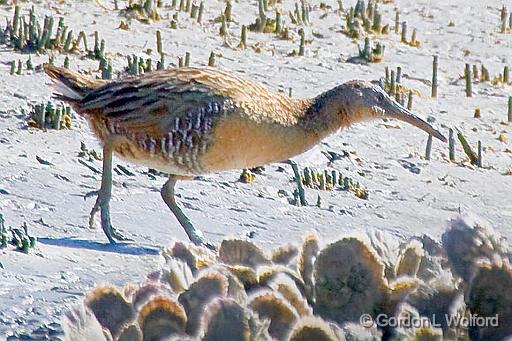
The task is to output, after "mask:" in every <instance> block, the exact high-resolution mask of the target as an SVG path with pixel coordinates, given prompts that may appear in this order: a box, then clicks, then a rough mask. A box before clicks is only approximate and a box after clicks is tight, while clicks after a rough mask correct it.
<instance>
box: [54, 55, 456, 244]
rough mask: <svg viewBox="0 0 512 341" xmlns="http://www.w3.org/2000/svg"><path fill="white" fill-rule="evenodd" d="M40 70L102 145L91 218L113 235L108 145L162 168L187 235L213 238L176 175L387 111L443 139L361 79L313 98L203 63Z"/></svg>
mask: <svg viewBox="0 0 512 341" xmlns="http://www.w3.org/2000/svg"><path fill="white" fill-rule="evenodd" d="M45 71H46V73H47V74H48V75H49V76H50V77H51V78H52V79H53V80H54V86H55V88H54V97H56V98H57V99H60V100H63V101H65V102H67V103H69V104H70V105H71V106H72V107H73V109H74V110H75V111H76V112H77V113H78V114H80V115H82V116H84V117H85V118H86V119H87V120H88V122H89V123H90V126H91V128H92V131H93V132H94V134H95V135H96V137H97V138H98V139H99V140H100V141H101V143H102V145H103V174H102V179H101V188H100V190H99V191H98V197H97V200H96V203H95V205H94V207H93V209H92V211H91V214H90V220H89V222H90V224H91V225H92V224H93V221H94V216H95V214H96V213H97V212H98V211H101V226H102V228H103V231H104V232H105V234H106V236H107V238H108V240H109V241H110V242H111V243H115V241H116V239H117V240H120V239H122V235H121V234H120V233H119V232H118V231H117V230H115V229H114V228H113V227H112V225H111V221H110V207H109V201H110V197H111V191H112V153H115V154H116V155H117V156H118V157H120V158H121V159H124V160H126V161H129V162H133V163H135V164H140V165H145V166H148V167H151V168H154V169H157V170H160V171H162V172H165V173H168V174H170V175H169V178H168V180H167V182H166V183H165V184H164V185H163V187H162V189H161V195H162V198H163V200H164V201H165V203H166V204H167V206H168V207H169V208H170V210H171V211H172V212H173V213H174V215H175V216H176V218H177V220H178V221H179V223H180V224H181V225H182V227H183V228H184V230H185V232H186V233H187V235H188V237H189V239H190V240H191V241H192V242H193V243H195V244H198V245H207V246H211V244H208V243H207V241H206V240H205V238H204V236H203V234H202V232H201V231H200V230H198V229H196V228H195V227H194V225H193V224H192V222H191V221H190V220H189V218H188V217H187V216H186V214H185V213H184V212H183V211H182V210H181V208H180V206H179V205H178V203H177V202H176V199H175V195H174V188H175V185H176V182H177V181H178V180H182V179H190V178H192V177H194V176H197V175H202V174H207V173H215V172H221V171H227V170H232V169H242V168H252V167H256V166H261V165H264V164H268V163H273V162H279V161H283V160H287V159H289V158H291V157H293V156H295V155H298V154H301V153H303V152H305V151H307V150H308V149H310V148H312V147H313V146H314V145H316V144H317V143H319V142H320V141H321V140H322V139H324V138H325V137H327V136H328V135H330V134H332V133H334V132H336V131H338V130H340V129H341V128H345V127H349V126H350V125H351V124H353V123H356V122H360V121H364V120H369V119H377V118H384V117H389V118H395V119H398V120H402V121H405V122H408V123H410V124H412V125H414V126H416V127H418V128H420V129H422V130H424V131H426V132H427V133H429V134H430V135H432V136H434V137H436V138H438V139H440V140H442V141H446V138H445V137H444V136H443V135H442V134H441V133H440V132H439V131H438V130H437V129H436V128H434V127H433V126H432V125H430V124H429V123H427V122H426V121H424V120H423V119H421V118H419V117H418V116H416V115H414V114H413V113H411V112H410V111H408V110H407V109H406V108H404V107H403V106H401V105H400V104H399V103H397V102H395V101H394V100H393V99H391V98H390V97H389V96H388V95H387V94H386V93H385V92H384V91H383V90H382V89H381V88H380V87H379V86H377V85H373V84H372V83H370V82H367V81H361V80H354V81H349V82H347V83H344V84H341V85H339V86H336V87H335V88H333V89H331V90H328V91H326V92H324V93H322V94H320V95H318V96H316V97H314V98H310V99H295V98H290V97H286V96H283V95H281V94H279V93H277V92H274V91H271V90H269V89H268V88H266V87H264V86H262V85H260V84H257V83H255V82H252V81H249V80H244V79H241V78H239V77H236V76H234V75H232V74H229V73H226V72H223V71H221V70H219V69H217V68H209V67H186V68H176V69H168V70H160V71H154V72H150V73H144V74H142V75H139V76H130V77H125V78H122V79H119V80H114V81H105V80H93V79H89V78H87V77H84V76H83V75H81V74H79V73H77V72H73V71H70V70H69V69H66V68H60V67H55V66H51V65H46V66H45Z"/></svg>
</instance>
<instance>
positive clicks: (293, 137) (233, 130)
mask: <svg viewBox="0 0 512 341" xmlns="http://www.w3.org/2000/svg"><path fill="white" fill-rule="evenodd" d="M316 142H318V137H317V136H313V135H308V134H307V133H305V132H304V131H302V130H301V129H300V128H298V127H295V126H287V125H282V124H278V123H273V122H267V121H264V120H263V121H255V120H252V119H250V118H248V117H243V116H242V117H241V116H235V117H233V116H232V117H227V118H225V119H224V120H222V121H221V122H219V123H218V124H217V125H216V127H215V129H214V131H213V134H212V141H211V145H210V147H209V148H208V149H207V151H206V153H205V154H204V156H203V157H202V158H201V160H200V161H201V164H202V166H203V168H204V169H207V170H208V171H209V172H218V171H225V170H231V169H242V168H252V167H256V166H261V165H264V164H268V163H272V162H278V161H284V160H286V159H288V158H290V157H292V156H295V155H297V154H300V153H302V152H304V151H306V150H308V149H309V148H311V147H312V146H313V145H314V144H315V143H316Z"/></svg>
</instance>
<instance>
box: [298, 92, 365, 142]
mask: <svg viewBox="0 0 512 341" xmlns="http://www.w3.org/2000/svg"><path fill="white" fill-rule="evenodd" d="M341 90H342V89H340V88H339V87H337V88H334V89H331V90H329V91H326V92H324V93H322V94H320V95H318V96H317V97H315V98H312V99H310V100H308V103H309V105H308V106H307V107H306V108H305V110H304V111H303V112H302V114H301V117H300V119H299V121H298V125H299V126H300V127H301V128H302V129H304V130H305V131H307V132H308V133H310V134H316V135H318V136H319V138H320V139H323V138H325V137H326V136H328V135H330V134H332V133H334V132H336V131H338V130H339V129H341V128H345V127H348V126H349V125H350V124H351V123H353V121H354V116H358V115H357V113H355V112H354V108H351V106H350V105H349V103H348V102H347V101H346V100H344V99H343V96H340V92H341ZM355 120H357V118H356V119H355Z"/></svg>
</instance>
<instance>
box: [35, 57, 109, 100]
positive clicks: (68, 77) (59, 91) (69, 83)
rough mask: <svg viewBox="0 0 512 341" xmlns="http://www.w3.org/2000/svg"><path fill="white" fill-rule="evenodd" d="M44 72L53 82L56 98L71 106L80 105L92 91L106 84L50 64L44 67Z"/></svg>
mask: <svg viewBox="0 0 512 341" xmlns="http://www.w3.org/2000/svg"><path fill="white" fill-rule="evenodd" d="M44 71H45V72H46V73H47V74H48V76H50V78H52V80H53V84H52V87H53V91H54V98H56V99H59V100H62V101H64V102H67V103H70V104H78V103H79V102H80V101H81V100H82V98H84V97H85V96H86V95H87V94H88V93H89V92H91V91H92V90H94V89H96V88H99V87H100V86H102V85H103V84H105V83H106V81H104V80H100V79H89V78H87V77H84V76H83V75H81V74H79V73H77V72H74V71H71V70H69V69H67V68H63V67H57V66H53V65H50V64H45V65H44Z"/></svg>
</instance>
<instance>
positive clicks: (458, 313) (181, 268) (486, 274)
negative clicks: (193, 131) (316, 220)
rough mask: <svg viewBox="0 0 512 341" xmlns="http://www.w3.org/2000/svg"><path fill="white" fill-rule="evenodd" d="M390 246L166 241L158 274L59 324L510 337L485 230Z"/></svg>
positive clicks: (369, 241) (504, 272) (83, 330)
mask: <svg viewBox="0 0 512 341" xmlns="http://www.w3.org/2000/svg"><path fill="white" fill-rule="evenodd" d="M394 243H396V245H398V244H399V243H398V242H397V241H396V239H395V238H392V237H391V236H388V235H385V234H380V233H377V234H373V235H365V236H363V237H359V238H356V237H345V238H342V239H340V240H338V241H335V242H332V243H328V244H323V243H322V242H321V241H320V240H319V239H318V237H317V236H316V235H315V234H307V235H306V236H305V237H304V240H303V243H302V245H300V246H298V247H297V246H295V245H292V244H286V245H283V246H281V247H279V248H276V249H274V250H272V252H270V253H268V254H267V253H265V252H263V251H262V249H260V248H259V247H258V246H257V245H255V244H253V243H252V242H250V241H248V240H241V239H226V240H224V241H223V242H222V243H221V245H220V247H219V250H218V252H217V253H213V252H211V251H210V250H207V249H203V248H198V247H196V246H194V245H191V244H188V243H183V242H174V243H173V244H172V245H170V246H169V247H168V248H166V249H165V250H164V251H163V253H162V255H163V257H164V259H165V263H164V265H163V266H162V268H161V270H159V271H156V272H153V273H150V274H149V275H148V276H147V278H146V280H145V281H144V282H142V283H139V284H127V285H126V286H124V287H122V288H120V287H114V286H111V285H102V286H99V287H96V288H94V289H93V290H91V291H90V292H89V293H88V294H87V295H86V298H85V300H84V301H83V304H82V305H80V306H77V307H75V308H74V309H72V310H71V311H70V312H69V313H68V314H67V316H66V317H65V321H64V330H65V333H66V337H65V338H66V339H67V340H123V341H126V340H208V341H211V340H293V341H298V340H305V341H306V340H315V341H323V340H326V341H327V340H381V339H383V340H443V339H458V340H501V339H503V338H505V337H506V336H508V335H512V286H511V285H510V283H512V270H511V269H512V268H511V265H510V260H509V258H510V254H509V249H508V245H507V244H506V243H505V241H504V240H502V239H501V238H500V237H499V236H498V235H497V234H496V233H495V232H494V231H493V230H492V229H491V228H490V227H489V226H487V225H486V224H485V223H483V222H480V221H479V220H478V219H476V218H464V219H463V218H459V219H456V220H454V221H452V222H451V226H450V227H449V228H448V229H447V231H446V232H445V233H444V234H443V236H442V242H437V241H435V240H433V239H431V238H430V237H427V236H421V237H414V238H411V239H410V240H408V241H405V242H403V243H400V245H399V247H396V246H395V245H394ZM477 317H478V319H476V318H477ZM472 318H473V319H472ZM486 318H487V319H486ZM396 321H402V323H398V322H396ZM407 321H409V322H410V321H413V322H412V323H411V325H407V323H406V322H407ZM418 321H420V322H418ZM468 321H469V322H468ZM470 321H472V322H470ZM482 321H486V322H485V323H481V322H482ZM372 322H373V323H372ZM493 322H497V326H496V325H493Z"/></svg>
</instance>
